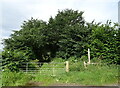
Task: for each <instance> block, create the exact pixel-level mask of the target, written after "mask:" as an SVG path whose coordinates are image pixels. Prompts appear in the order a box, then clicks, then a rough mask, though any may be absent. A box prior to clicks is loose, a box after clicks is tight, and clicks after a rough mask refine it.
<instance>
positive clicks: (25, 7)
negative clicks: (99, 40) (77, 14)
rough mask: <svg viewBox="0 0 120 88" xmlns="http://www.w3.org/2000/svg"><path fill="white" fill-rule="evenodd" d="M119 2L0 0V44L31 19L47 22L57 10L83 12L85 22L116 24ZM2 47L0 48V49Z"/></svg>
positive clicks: (94, 0)
mask: <svg viewBox="0 0 120 88" xmlns="http://www.w3.org/2000/svg"><path fill="white" fill-rule="evenodd" d="M118 1H119V0H0V19H1V21H0V43H1V42H2V41H1V40H2V39H4V38H8V37H9V36H10V34H11V33H13V32H12V30H20V26H21V25H22V23H23V21H25V20H29V19H30V18H31V17H33V18H35V19H36V18H37V19H40V20H44V21H48V19H49V18H50V17H51V16H52V17H54V16H55V15H56V14H57V12H58V10H64V9H73V10H79V11H84V14H83V17H84V18H85V20H86V21H88V22H91V21H92V20H94V19H95V21H96V22H102V23H105V22H106V21H107V20H111V21H112V22H118ZM2 48H3V45H1V46H0V49H2Z"/></svg>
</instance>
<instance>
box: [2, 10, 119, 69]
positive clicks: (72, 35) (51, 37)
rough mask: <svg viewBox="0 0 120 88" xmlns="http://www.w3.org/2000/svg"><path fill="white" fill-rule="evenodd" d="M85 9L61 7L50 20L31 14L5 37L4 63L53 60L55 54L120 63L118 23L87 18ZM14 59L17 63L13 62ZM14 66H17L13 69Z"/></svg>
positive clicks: (10, 67) (19, 63)
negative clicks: (84, 13) (89, 57)
mask: <svg viewBox="0 0 120 88" xmlns="http://www.w3.org/2000/svg"><path fill="white" fill-rule="evenodd" d="M82 15H83V12H82V11H80V12H79V11H78V10H76V11H74V10H72V9H65V10H62V11H58V14H57V15H56V16H55V17H54V18H53V17H50V18H49V21H48V22H45V21H43V20H38V19H34V18H31V19H30V20H28V21H24V22H23V24H22V26H21V29H20V30H19V31H14V34H11V36H10V38H8V39H4V51H3V53H2V57H3V66H4V67H7V68H9V69H13V68H12V66H15V68H16V69H17V68H19V66H20V65H21V62H29V61H31V60H36V59H37V60H39V61H40V62H46V61H47V62H50V61H51V60H52V59H53V58H54V57H61V58H63V59H69V58H70V57H72V56H74V57H76V58H77V57H82V56H83V55H84V56H85V55H87V48H90V49H91V57H92V58H98V57H99V56H101V57H102V59H103V60H106V61H108V62H110V63H115V64H120V29H119V28H118V25H117V24H116V23H112V22H111V21H107V22H106V24H102V23H96V22H94V21H92V22H91V23H89V22H86V21H85V19H84V18H83V16H82ZM14 62H15V63H14ZM13 70H14V69H13Z"/></svg>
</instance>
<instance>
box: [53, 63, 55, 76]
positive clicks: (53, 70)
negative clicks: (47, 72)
mask: <svg viewBox="0 0 120 88" xmlns="http://www.w3.org/2000/svg"><path fill="white" fill-rule="evenodd" d="M53 76H55V68H54V63H53Z"/></svg>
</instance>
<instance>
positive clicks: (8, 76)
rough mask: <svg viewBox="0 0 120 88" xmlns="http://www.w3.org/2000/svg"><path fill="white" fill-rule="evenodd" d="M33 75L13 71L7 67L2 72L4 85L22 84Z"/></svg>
mask: <svg viewBox="0 0 120 88" xmlns="http://www.w3.org/2000/svg"><path fill="white" fill-rule="evenodd" d="M32 78H33V77H32V76H31V75H28V74H25V73H22V72H11V71H10V70H8V69H6V70H5V71H3V72H2V86H21V85H25V84H26V83H27V82H28V81H30V80H32Z"/></svg>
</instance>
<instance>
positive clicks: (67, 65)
mask: <svg viewBox="0 0 120 88" xmlns="http://www.w3.org/2000/svg"><path fill="white" fill-rule="evenodd" d="M66 72H69V61H66Z"/></svg>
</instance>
